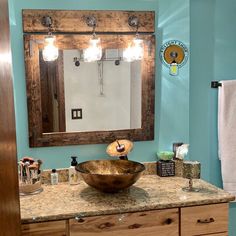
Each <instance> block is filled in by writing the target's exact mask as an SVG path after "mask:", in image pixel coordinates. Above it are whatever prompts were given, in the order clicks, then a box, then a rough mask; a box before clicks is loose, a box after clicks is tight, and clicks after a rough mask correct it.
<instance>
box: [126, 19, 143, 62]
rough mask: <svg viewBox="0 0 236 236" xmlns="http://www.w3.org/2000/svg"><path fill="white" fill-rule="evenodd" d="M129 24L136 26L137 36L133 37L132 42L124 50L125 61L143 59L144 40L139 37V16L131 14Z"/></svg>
mask: <svg viewBox="0 0 236 236" xmlns="http://www.w3.org/2000/svg"><path fill="white" fill-rule="evenodd" d="M128 24H129V26H131V27H135V28H136V31H135V38H134V39H133V41H132V43H130V44H129V45H128V48H126V49H125V50H124V52H123V59H124V61H128V62H131V61H136V60H142V59H143V53H144V49H143V40H142V39H140V38H139V34H138V28H139V24H140V23H139V19H138V17H137V16H130V17H129V19H128Z"/></svg>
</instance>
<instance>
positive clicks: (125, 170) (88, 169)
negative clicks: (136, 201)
mask: <svg viewBox="0 0 236 236" xmlns="http://www.w3.org/2000/svg"><path fill="white" fill-rule="evenodd" d="M76 170H77V171H79V172H80V174H81V176H82V178H83V179H84V181H85V182H86V183H87V184H88V185H90V186H91V187H94V188H96V189H98V190H100V191H102V192H107V193H115V192H118V191H119V190H121V189H125V188H128V187H130V186H131V185H132V184H134V183H135V182H136V181H137V180H138V179H139V177H140V176H141V173H142V171H144V170H145V167H144V165H143V164H141V163H138V162H135V161H129V160H93V161H86V162H82V163H80V164H78V165H77V166H76Z"/></svg>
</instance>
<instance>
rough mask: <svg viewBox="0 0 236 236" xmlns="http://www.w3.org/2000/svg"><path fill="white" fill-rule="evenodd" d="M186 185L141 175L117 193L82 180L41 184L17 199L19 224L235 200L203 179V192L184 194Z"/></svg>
mask: <svg viewBox="0 0 236 236" xmlns="http://www.w3.org/2000/svg"><path fill="white" fill-rule="evenodd" d="M187 183H188V180H186V179H183V178H180V177H168V178H160V177H158V176H156V175H144V176H142V177H141V178H140V179H139V180H138V182H137V183H136V184H135V185H133V186H132V187H130V188H129V189H127V190H125V191H123V192H120V193H116V194H105V193H101V192H98V191H97V190H95V189H93V188H91V187H89V186H88V185H87V184H85V183H84V182H83V181H82V180H81V183H80V184H79V185H75V186H71V185H69V184H68V183H60V184H59V185H54V186H51V185H44V191H43V192H42V193H40V194H38V195H32V196H24V197H21V198H20V202H21V218H22V223H30V222H41V221H47V220H60V219H68V218H74V217H75V216H76V215H79V214H81V215H83V216H94V215H103V214H113V213H124V212H134V211H145V210H154V209H164V208H173V207H183V206H193V205H203V204H211V203H221V202H228V201H232V200H234V196H232V195H231V194H229V193H226V192H225V191H223V190H221V189H219V188H216V187H215V186H213V185H211V184H209V183H206V182H205V181H203V180H194V184H195V186H196V187H200V188H201V189H202V190H201V191H200V192H195V193H194V192H193V193H188V192H184V191H182V187H184V186H186V185H187Z"/></svg>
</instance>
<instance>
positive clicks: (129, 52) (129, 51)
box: [123, 45, 134, 62]
mask: <svg viewBox="0 0 236 236" xmlns="http://www.w3.org/2000/svg"><path fill="white" fill-rule="evenodd" d="M123 59H124V61H127V62H131V61H133V60H134V59H133V48H132V47H131V46H130V45H129V46H128V47H127V48H126V49H125V50H124V51H123Z"/></svg>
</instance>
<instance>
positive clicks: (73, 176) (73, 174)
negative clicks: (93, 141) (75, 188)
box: [69, 156, 79, 184]
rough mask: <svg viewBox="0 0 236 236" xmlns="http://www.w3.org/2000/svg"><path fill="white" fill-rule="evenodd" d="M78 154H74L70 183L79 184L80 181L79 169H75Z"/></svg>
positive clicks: (70, 168) (70, 170)
mask: <svg viewBox="0 0 236 236" xmlns="http://www.w3.org/2000/svg"><path fill="white" fill-rule="evenodd" d="M76 158H77V157H76V156H72V157H71V159H72V161H71V166H70V167H69V183H70V184H78V183H79V175H78V172H77V170H76V169H75V167H76V165H77V164H78V163H77V160H76Z"/></svg>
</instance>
